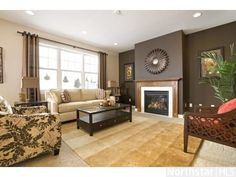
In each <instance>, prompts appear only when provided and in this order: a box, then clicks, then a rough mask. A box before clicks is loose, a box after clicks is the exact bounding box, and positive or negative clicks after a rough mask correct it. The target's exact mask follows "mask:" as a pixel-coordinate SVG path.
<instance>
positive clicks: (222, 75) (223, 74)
mask: <svg viewBox="0 0 236 177" xmlns="http://www.w3.org/2000/svg"><path fill="white" fill-rule="evenodd" d="M230 53H231V57H230V58H229V59H227V60H224V58H223V57H222V56H221V55H218V54H217V53H215V52H203V53H201V56H200V58H211V59H212V60H214V61H215V63H216V64H215V65H214V66H213V67H212V68H211V70H212V72H216V73H217V76H214V77H207V78H205V79H203V80H201V81H200V83H201V84H202V83H204V84H208V85H210V86H211V87H212V88H213V90H214V92H215V97H216V98H217V99H219V100H220V101H221V102H222V103H224V102H226V101H228V100H231V99H233V98H235V97H236V54H235V53H234V43H233V44H231V45H230Z"/></svg>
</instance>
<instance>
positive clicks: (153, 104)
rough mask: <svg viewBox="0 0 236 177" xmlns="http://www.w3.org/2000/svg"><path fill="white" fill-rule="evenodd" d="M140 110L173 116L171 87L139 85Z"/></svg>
mask: <svg viewBox="0 0 236 177" xmlns="http://www.w3.org/2000/svg"><path fill="white" fill-rule="evenodd" d="M141 112H147V113H152V114H159V115H164V116H168V117H173V89H172V87H141Z"/></svg>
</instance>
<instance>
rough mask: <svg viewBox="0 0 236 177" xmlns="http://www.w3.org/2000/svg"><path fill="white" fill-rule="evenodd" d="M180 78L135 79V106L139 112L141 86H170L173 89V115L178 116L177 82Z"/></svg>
mask: <svg viewBox="0 0 236 177" xmlns="http://www.w3.org/2000/svg"><path fill="white" fill-rule="evenodd" d="M179 80H181V78H168V79H162V80H136V81H135V84H136V89H135V92H136V93H135V94H136V107H137V109H138V111H139V112H141V88H142V87H172V90H173V115H174V117H178V82H179Z"/></svg>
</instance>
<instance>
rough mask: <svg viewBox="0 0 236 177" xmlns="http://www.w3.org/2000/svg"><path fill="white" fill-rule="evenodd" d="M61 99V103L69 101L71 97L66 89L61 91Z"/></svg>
mask: <svg viewBox="0 0 236 177" xmlns="http://www.w3.org/2000/svg"><path fill="white" fill-rule="evenodd" d="M61 100H62V103H69V102H71V97H70V94H69V92H68V90H63V91H62V92H61Z"/></svg>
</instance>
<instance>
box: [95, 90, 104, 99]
mask: <svg viewBox="0 0 236 177" xmlns="http://www.w3.org/2000/svg"><path fill="white" fill-rule="evenodd" d="M105 97H106V93H105V90H103V89H97V91H96V98H97V99H104V98H105Z"/></svg>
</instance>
